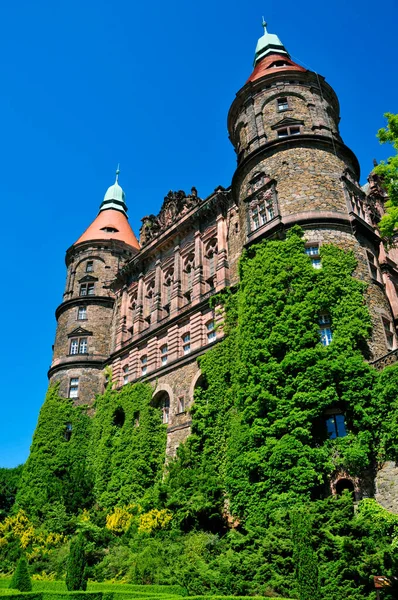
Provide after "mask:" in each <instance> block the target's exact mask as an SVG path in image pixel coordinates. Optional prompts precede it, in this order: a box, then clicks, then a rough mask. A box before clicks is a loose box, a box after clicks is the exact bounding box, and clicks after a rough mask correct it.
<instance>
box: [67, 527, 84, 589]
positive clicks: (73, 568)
mask: <svg viewBox="0 0 398 600" xmlns="http://www.w3.org/2000/svg"><path fill="white" fill-rule="evenodd" d="M84 550H85V541H84V537H83V535H82V534H79V535H78V536H77V537H75V538H74V539H73V540H72V541H71V544H70V552H69V556H68V563H67V568H66V587H67V588H68V590H69V591H70V592H72V591H77V590H83V591H84V590H85V589H86V588H87V574H86V555H85V551H84Z"/></svg>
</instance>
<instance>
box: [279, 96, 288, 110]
mask: <svg viewBox="0 0 398 600" xmlns="http://www.w3.org/2000/svg"><path fill="white" fill-rule="evenodd" d="M277 104H278V111H279V112H283V111H284V110H288V109H289V104H288V101H287V98H278V100H277Z"/></svg>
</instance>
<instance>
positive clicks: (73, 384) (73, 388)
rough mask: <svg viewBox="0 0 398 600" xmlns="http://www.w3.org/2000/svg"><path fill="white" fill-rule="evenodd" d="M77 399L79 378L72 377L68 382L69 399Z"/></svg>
mask: <svg viewBox="0 0 398 600" xmlns="http://www.w3.org/2000/svg"><path fill="white" fill-rule="evenodd" d="M78 397H79V378H78V377H72V379H71V380H70V382H69V398H78Z"/></svg>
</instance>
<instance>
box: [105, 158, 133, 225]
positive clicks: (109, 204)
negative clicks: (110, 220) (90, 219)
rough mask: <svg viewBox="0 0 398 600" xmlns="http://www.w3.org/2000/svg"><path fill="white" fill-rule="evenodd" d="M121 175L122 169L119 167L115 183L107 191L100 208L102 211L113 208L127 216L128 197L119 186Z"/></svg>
mask: <svg viewBox="0 0 398 600" xmlns="http://www.w3.org/2000/svg"><path fill="white" fill-rule="evenodd" d="M119 173H120V169H119V165H118V166H117V169H116V178H115V183H114V184H113V185H111V186H110V187H109V188H108V189H107V191H106V194H105V196H104V199H103V201H102V204H101V206H100V211H101V210H107V209H108V208H113V209H114V210H120V212H122V213H124V214H125V215H126V216H127V205H126V195H125V193H124V191H123V190H122V188H121V187H120V185H119Z"/></svg>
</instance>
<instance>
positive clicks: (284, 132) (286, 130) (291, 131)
mask: <svg viewBox="0 0 398 600" xmlns="http://www.w3.org/2000/svg"><path fill="white" fill-rule="evenodd" d="M300 133H301V128H300V127H299V126H297V125H293V126H290V127H282V128H281V129H277V131H276V134H277V136H278V138H285V137H288V136H289V135H300Z"/></svg>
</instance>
